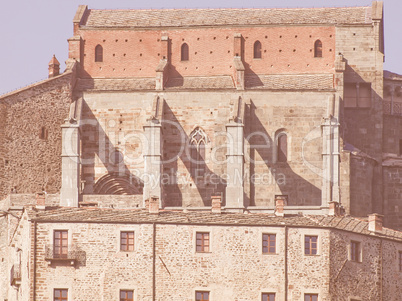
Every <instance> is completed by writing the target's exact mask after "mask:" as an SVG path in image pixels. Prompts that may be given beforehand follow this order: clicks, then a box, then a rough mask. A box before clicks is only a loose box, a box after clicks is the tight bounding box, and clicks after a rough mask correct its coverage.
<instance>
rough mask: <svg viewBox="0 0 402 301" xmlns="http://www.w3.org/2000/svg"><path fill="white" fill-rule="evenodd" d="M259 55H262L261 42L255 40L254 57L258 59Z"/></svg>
mask: <svg viewBox="0 0 402 301" xmlns="http://www.w3.org/2000/svg"><path fill="white" fill-rule="evenodd" d="M261 57H262V53H261V42H260V41H255V43H254V58H255V59H260V58H261Z"/></svg>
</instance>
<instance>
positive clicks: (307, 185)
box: [82, 91, 331, 207]
mask: <svg viewBox="0 0 402 301" xmlns="http://www.w3.org/2000/svg"><path fill="white" fill-rule="evenodd" d="M158 95H159V97H161V98H162V99H163V101H164V107H163V117H162V118H163V121H162V140H163V141H162V145H163V147H162V159H163V175H162V184H163V185H164V192H165V205H166V206H184V207H186V206H195V207H199V206H204V205H210V203H209V202H210V199H211V196H212V195H213V194H216V193H218V194H224V192H225V189H224V187H225V185H226V180H227V179H225V176H226V173H227V166H226V154H227V143H228V141H227V138H226V128H225V126H226V124H227V123H228V122H229V119H230V118H231V116H233V115H234V112H233V110H234V103H235V102H236V101H238V98H239V96H241V97H242V99H243V100H244V102H246V112H245V120H244V124H245V134H244V136H245V144H246V147H245V170H244V181H245V193H246V197H247V201H246V204H247V205H251V206H271V207H272V206H274V198H275V195H277V194H280V195H282V194H285V195H289V205H321V185H322V184H321V173H322V159H321V152H322V150H321V149H322V138H321V132H320V124H321V121H322V117H323V116H324V115H325V112H326V107H327V102H328V97H329V96H330V95H331V94H330V93H328V92H321V93H317V92H303V93H300V92H284V93H280V92H269V91H263V92H262V91H254V92H243V93H237V92H230V93H229V92H221V91H211V92H206V91H204V92H201V91H194V92H192V93H190V92H166V91H165V92H163V93H159V94H158ZM155 97H156V94H155V93H150V92H125V93H122V92H109V93H104V92H96V91H88V92H84V94H83V98H84V100H85V105H84V111H83V118H82V124H83V126H82V141H83V145H82V150H83V151H82V159H83V160H82V162H83V174H82V179H83V180H85V183H86V184H85V188H84V194H93V193H94V187H95V184H96V183H97V181H98V180H99V179H101V178H102V177H104V176H105V175H106V174H120V175H125V176H126V177H128V178H129V179H130V181H132V182H133V185H135V184H136V183H141V184H144V181H147V177H146V175H144V162H143V157H142V156H143V154H144V147H145V146H146V141H144V139H145V137H144V134H143V126H144V125H145V124H146V120H147V119H149V118H150V117H151V115H152V112H151V110H152V103H153V101H154V98H155ZM307 99H308V101H306V100H307ZM196 128H200V129H202V130H203V131H204V132H205V134H206V136H207V140H208V143H207V145H206V160H205V162H206V167H207V169H206V171H205V175H204V176H202V177H197V178H194V177H192V176H191V174H190V170H191V163H190V160H189V156H190V152H189V141H190V139H191V137H190V135H191V133H192V131H193V130H194V129H196ZM278 132H285V133H286V134H287V136H288V160H287V162H277V159H276V151H275V148H276V147H277V146H276V144H277V134H278ZM116 154H117V155H118V156H117V157H116ZM116 161H118V162H116ZM306 162H307V163H308V164H310V165H311V166H314V168H309V167H307V165H305V163H306ZM239 175H240V176H241V174H240V173H239Z"/></svg>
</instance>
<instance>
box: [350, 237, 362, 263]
mask: <svg viewBox="0 0 402 301" xmlns="http://www.w3.org/2000/svg"><path fill="white" fill-rule="evenodd" d="M360 254H361V245H360V242H358V241H353V240H352V241H351V242H350V260H351V261H356V262H360Z"/></svg>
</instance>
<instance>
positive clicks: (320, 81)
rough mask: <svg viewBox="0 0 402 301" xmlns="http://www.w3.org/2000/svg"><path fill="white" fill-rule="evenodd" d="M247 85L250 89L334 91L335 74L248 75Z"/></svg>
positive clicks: (246, 78)
mask: <svg viewBox="0 0 402 301" xmlns="http://www.w3.org/2000/svg"><path fill="white" fill-rule="evenodd" d="M245 85H246V88H248V89H272V90H276V89H288V90H292V89H298V90H299V89H302V90H329V89H334V75H333V74H269V75H246V76H245Z"/></svg>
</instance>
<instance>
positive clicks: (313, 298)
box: [304, 294, 318, 301]
mask: <svg viewBox="0 0 402 301" xmlns="http://www.w3.org/2000/svg"><path fill="white" fill-rule="evenodd" d="M304 301H318V294H304Z"/></svg>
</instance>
